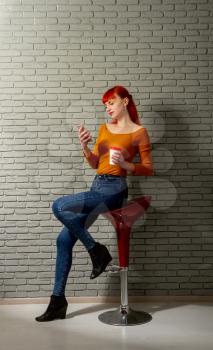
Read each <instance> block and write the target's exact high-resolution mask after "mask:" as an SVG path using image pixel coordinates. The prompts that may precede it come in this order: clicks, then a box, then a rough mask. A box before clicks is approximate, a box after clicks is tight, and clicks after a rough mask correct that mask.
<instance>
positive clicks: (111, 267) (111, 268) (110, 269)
mask: <svg viewBox="0 0 213 350" xmlns="http://www.w3.org/2000/svg"><path fill="white" fill-rule="evenodd" d="M120 269H121V268H120V266H118V265H113V264H109V265H108V266H107V267H106V269H105V272H108V273H119V272H120Z"/></svg>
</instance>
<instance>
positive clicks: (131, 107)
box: [102, 85, 141, 125]
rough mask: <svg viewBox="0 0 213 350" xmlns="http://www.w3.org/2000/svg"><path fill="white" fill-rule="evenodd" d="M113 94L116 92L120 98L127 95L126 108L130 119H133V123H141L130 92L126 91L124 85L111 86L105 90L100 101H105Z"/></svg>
mask: <svg viewBox="0 0 213 350" xmlns="http://www.w3.org/2000/svg"><path fill="white" fill-rule="evenodd" d="M115 94H117V95H118V96H120V97H121V98H125V97H127V98H128V99H129V102H128V105H127V110H128V112H129V116H130V118H131V120H132V121H133V123H135V124H138V125H141V122H140V120H139V117H138V112H137V108H136V106H135V102H134V101H133V98H132V95H130V93H129V92H128V90H127V89H125V87H123V86H121V85H116V86H114V87H112V88H111V89H109V90H107V91H106V92H105V93H104V94H103V96H102V102H103V103H106V102H107V101H108V100H109V99H111V98H113V97H115ZM114 123H116V122H114Z"/></svg>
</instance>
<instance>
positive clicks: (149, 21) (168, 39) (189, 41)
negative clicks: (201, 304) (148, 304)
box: [0, 0, 213, 297]
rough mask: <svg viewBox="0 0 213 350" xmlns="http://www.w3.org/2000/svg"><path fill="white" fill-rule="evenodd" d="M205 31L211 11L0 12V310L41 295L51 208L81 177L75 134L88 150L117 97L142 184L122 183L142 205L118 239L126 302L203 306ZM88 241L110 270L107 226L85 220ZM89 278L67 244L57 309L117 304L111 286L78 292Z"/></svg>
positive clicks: (112, 281)
mask: <svg viewBox="0 0 213 350" xmlns="http://www.w3.org/2000/svg"><path fill="white" fill-rule="evenodd" d="M211 18H212V1H211V0H209V1H208V0H179V1H175V0H117V1H116V0H108V1H107V2H106V1H104V0H59V1H58V0H57V1H56V0H46V1H44V0H22V1H21V0H2V1H1V4H0V42H1V45H0V76H1V79H0V92H1V94H0V110H1V123H0V131H1V138H0V150H1V168H0V195H1V202H0V208H1V211H0V219H1V220H0V237H1V239H0V277H1V278H0V297H39V296H48V295H49V294H50V292H51V291H52V285H53V281H54V270H55V267H54V264H55V254H56V249H55V239H56V237H57V234H58V232H59V231H60V229H61V224H60V223H59V222H58V221H57V220H56V219H55V218H54V217H53V214H52V212H51V204H52V202H53V200H54V199H56V198H57V197H59V196H62V195H65V194H72V193H76V192H80V191H86V190H87V189H89V186H90V185H91V182H92V179H93V177H94V175H95V170H93V169H91V168H90V167H89V165H88V164H87V163H86V162H85V160H84V159H83V156H82V151H81V148H80V144H79V140H78V137H77V133H76V130H75V125H76V123H77V122H81V121H82V122H84V124H85V125H86V127H87V128H88V129H89V130H90V131H91V132H92V134H93V136H94V138H93V141H94V140H95V138H96V136H97V130H98V126H99V124H101V123H104V122H106V121H107V120H106V115H105V113H104V106H103V105H102V103H101V96H102V94H103V93H104V92H105V91H106V89H108V88H109V87H112V86H113V85H117V84H121V85H124V86H125V87H127V88H128V89H129V91H130V92H131V93H132V95H133V96H134V98H135V101H136V104H137V106H138V111H139V114H140V116H141V120H142V122H143V124H144V125H145V126H146V127H147V129H148V131H149V134H150V137H151V140H152V143H153V156H154V164H155V170H156V171H155V176H154V177H152V178H143V177H133V176H129V177H128V184H129V198H133V197H134V196H138V195H140V194H141V193H144V194H151V195H152V197H153V200H152V207H151V208H150V210H149V212H148V214H147V216H146V218H145V220H144V221H143V220H138V221H137V222H136V223H135V225H134V228H133V231H132V240H131V256H130V272H129V293H130V295H143V294H146V295H167V294H170V295H190V294H193V295H209V294H211V295H212V291H213V272H212V264H213V236H212V232H213V230H212V228H213V220H212V210H213V209H212V199H213V195H212V184H213V181H212V173H213V170H212V153H213V144H212V92H213V89H212V64H211V62H212V36H211V35H212V31H211V30H212V20H211ZM90 146H91V147H92V144H90ZM135 161H137V158H136V159H135ZM90 232H91V233H92V234H93V236H94V237H95V238H96V239H98V240H101V241H102V242H103V243H106V244H107V245H108V246H109V247H110V250H111V252H112V255H113V256H114V258H115V262H117V253H116V239H115V233H114V229H113V228H112V227H111V224H109V223H108V222H107V221H106V220H105V219H104V218H103V217H101V216H99V218H98V220H97V221H96V222H95V223H94V224H93V226H92V227H91V229H90ZM90 270H91V264H90V261H89V258H88V255H87V252H86V250H85V248H84V247H83V246H82V245H81V244H79V243H78V244H77V245H76V246H75V249H74V261H73V269H72V272H71V274H70V278H69V281H68V285H67V295H68V296H73V295H75V296H97V295H117V294H119V277H118V276H117V275H115V276H107V275H106V274H103V275H101V276H100V278H98V279H97V280H95V281H91V280H90V279H89V274H90Z"/></svg>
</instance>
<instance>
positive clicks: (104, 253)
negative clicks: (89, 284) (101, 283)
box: [88, 242, 112, 279]
mask: <svg viewBox="0 0 213 350" xmlns="http://www.w3.org/2000/svg"><path fill="white" fill-rule="evenodd" d="M88 253H89V255H90V257H91V260H92V264H93V270H92V273H91V275H90V279H93V278H95V277H97V276H99V275H100V274H101V273H102V272H103V271H104V270H105V268H106V267H107V265H108V264H109V262H110V261H111V260H112V257H111V255H110V254H109V251H108V249H107V248H106V247H105V246H104V245H103V244H100V243H98V242H96V243H95V246H94V247H93V248H92V249H90V250H88Z"/></svg>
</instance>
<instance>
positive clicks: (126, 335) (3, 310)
mask: <svg viewBox="0 0 213 350" xmlns="http://www.w3.org/2000/svg"><path fill="white" fill-rule="evenodd" d="M131 307H132V308H134V309H138V310H144V311H147V312H149V313H150V314H151V315H152V317H153V319H152V321H151V322H149V323H146V324H143V325H138V326H129V327H121V326H109V325H105V324H103V323H101V322H100V321H99V320H98V315H99V314H100V313H101V312H102V311H104V310H110V309H115V308H116V305H113V304H111V305H110V304H85V303H84V304H69V308H68V312H67V318H66V319H65V320H55V321H52V322H48V323H38V322H36V321H34V317H35V316H38V315H40V314H41V313H43V311H44V310H45V309H46V305H41V304H23V305H0V334H1V337H0V340H1V342H0V349H1V350H25V349H29V350H68V349H69V350H71V349H78V350H81V349H85V350H95V349H98V350H105V349H106V350H118V349H122V350H125V349H131V350H139V349H140V350H152V349H153V350H155V349H162V350H167V349H168V350H176V349H178V350H180V349H181V350H212V349H213V303H212V304H211V303H202V304H190V303H185V304H183V303H177V304H171V303H169V304H166V303H147V304H132V305H131Z"/></svg>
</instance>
